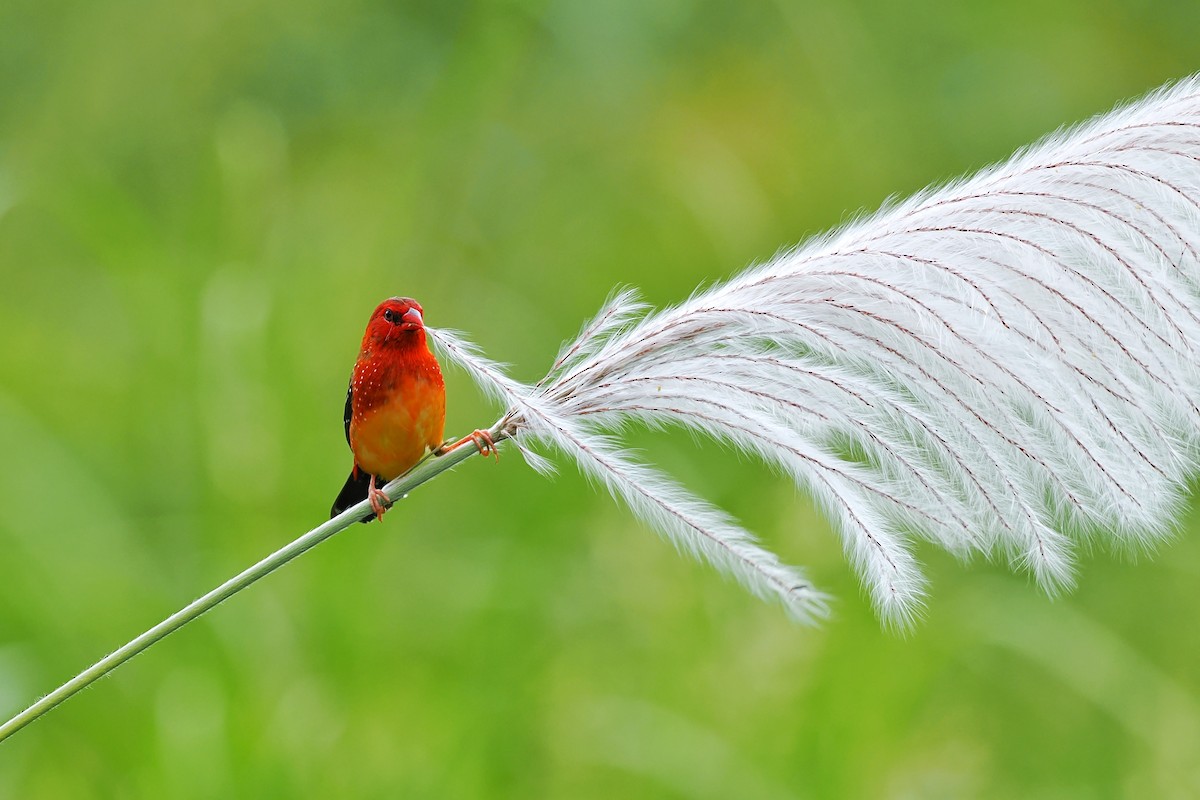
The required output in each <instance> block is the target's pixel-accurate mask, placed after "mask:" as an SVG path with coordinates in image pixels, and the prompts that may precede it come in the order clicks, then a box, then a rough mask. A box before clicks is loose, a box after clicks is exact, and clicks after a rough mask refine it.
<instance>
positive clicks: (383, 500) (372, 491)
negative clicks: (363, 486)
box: [367, 475, 392, 522]
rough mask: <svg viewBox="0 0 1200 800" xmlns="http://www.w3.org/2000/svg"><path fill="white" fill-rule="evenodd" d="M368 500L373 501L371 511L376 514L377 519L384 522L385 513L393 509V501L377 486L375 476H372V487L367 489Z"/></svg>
mask: <svg viewBox="0 0 1200 800" xmlns="http://www.w3.org/2000/svg"><path fill="white" fill-rule="evenodd" d="M367 499H368V500H370V501H371V510H372V511H374V512H375V519H377V520H379V521H380V522H383V512H385V511H387V510H388V509H389V508H391V507H392V499H391V498H390V497H388V496H387V494H385V493H384V491H383V490H382V489H380V488H378V487H377V486H376V485H375V476H374V475H372V476H371V486H370V488H369V489H367Z"/></svg>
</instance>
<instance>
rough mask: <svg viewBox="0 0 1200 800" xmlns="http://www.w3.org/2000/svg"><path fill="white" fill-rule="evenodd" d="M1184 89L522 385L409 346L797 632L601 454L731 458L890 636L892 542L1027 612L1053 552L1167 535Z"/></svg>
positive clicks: (874, 221)
mask: <svg viewBox="0 0 1200 800" xmlns="http://www.w3.org/2000/svg"><path fill="white" fill-rule="evenodd" d="M1198 283H1200V77H1198V76H1194V77H1192V78H1190V79H1187V80H1185V81H1183V82H1181V83H1179V84H1177V85H1175V86H1173V87H1168V88H1165V89H1163V90H1160V91H1159V92H1157V93H1155V94H1154V95H1152V96H1150V97H1148V98H1146V99H1144V100H1142V101H1140V102H1138V103H1136V104H1134V105H1131V106H1129V107H1127V108H1124V109H1120V110H1117V111H1115V112H1113V113H1110V114H1108V115H1105V116H1101V117H1098V118H1096V119H1094V120H1092V121H1091V122H1088V123H1086V124H1084V125H1081V126H1079V127H1076V128H1074V129H1071V130H1068V131H1065V132H1060V133H1058V134H1056V135H1053V136H1051V137H1050V138H1048V139H1047V140H1045V141H1044V142H1042V143H1041V144H1038V145H1036V146H1034V147H1031V148H1029V149H1027V150H1024V151H1022V152H1020V153H1018V154H1017V155H1016V156H1014V157H1013V158H1012V159H1011V160H1010V161H1008V162H1007V163H1005V164H1003V165H1001V166H998V167H994V168H991V169H987V170H985V171H983V172H982V173H980V174H978V175H976V176H974V177H973V178H970V179H969V180H964V181H961V182H958V183H954V184H952V185H949V186H946V187H943V188H940V189H936V190H930V191H926V192H923V193H921V194H919V195H917V196H916V197H913V198H911V199H909V200H907V201H905V202H903V203H900V204H897V205H895V206H893V207H889V208H885V209H883V210H882V211H880V212H878V213H876V214H875V215H873V216H870V217H868V218H865V219H863V220H861V221H859V222H856V223H854V224H852V225H850V226H848V227H846V228H844V229H842V230H839V231H836V232H834V233H832V234H829V235H826V236H822V237H819V238H817V239H815V240H813V241H810V242H808V243H806V244H805V245H803V246H801V247H798V248H796V249H793V250H789V251H787V252H784V253H782V254H781V255H779V256H777V257H776V258H774V259H773V260H771V261H770V262H769V263H766V264H763V265H760V266H756V267H753V268H751V269H749V270H747V271H745V272H743V273H742V274H741V275H739V276H737V277H736V278H734V279H733V280H731V281H729V282H727V283H724V284H721V285H717V286H715V287H713V288H711V289H708V290H707V291H704V292H701V293H699V294H697V295H695V296H693V297H692V298H691V299H690V300H688V301H687V302H685V303H683V304H681V305H679V306H676V307H674V308H669V309H666V310H662V311H651V310H649V309H647V308H645V307H644V306H641V305H639V304H638V303H637V302H636V300H635V298H634V296H633V295H632V294H631V293H629V292H622V293H620V294H617V295H616V296H615V297H614V298H613V299H612V300H611V301H610V302H609V303H608V304H607V305H606V306H605V308H604V309H603V310H602V311H601V312H600V314H599V315H598V316H597V317H596V319H595V320H594V321H593V322H591V323H590V324H589V325H587V326H586V327H584V329H583V330H582V331H581V333H580V334H579V336H578V338H576V339H575V340H574V341H573V342H571V343H569V344H568V345H566V346H565V347H564V348H563V350H562V352H561V354H560V355H559V357H558V360H557V361H556V362H555V363H554V365H553V367H552V368H551V369H550V371H549V373H548V374H547V376H546V377H545V378H544V379H543V380H542V381H541V382H539V383H538V384H537V385H535V386H528V385H525V384H522V383H518V382H516V381H513V380H512V379H510V378H508V377H507V376H506V375H505V373H504V371H503V369H502V368H501V367H499V366H498V365H496V364H494V363H492V362H490V361H488V360H487V359H485V358H483V357H482V356H481V355H480V354H479V353H478V352H477V351H476V350H475V349H474V348H472V347H471V346H470V345H468V344H466V343H465V342H464V341H463V340H462V339H461V338H460V337H458V336H457V335H455V334H452V333H450V332H447V331H431V333H433V335H434V339H435V341H436V342H437V343H438V344H440V346H441V348H442V349H443V351H444V352H445V353H446V354H447V355H448V356H449V357H450V358H451V359H452V360H454V361H456V362H458V363H459V364H460V365H462V366H464V367H465V368H466V369H467V370H469V371H470V373H471V374H472V375H473V376H474V377H475V379H476V380H477V381H479V382H480V383H481V384H482V385H483V386H484V387H486V388H487V389H489V390H491V391H492V392H493V393H495V394H496V395H497V396H498V397H499V398H500V399H501V400H502V401H503V402H504V403H505V404H506V405H507V406H508V407H509V410H508V411H507V413H506V415H505V416H504V418H503V419H502V420H501V422H500V423H499V424H498V427H497V428H496V429H495V430H498V431H501V432H502V434H503V435H511V436H512V437H513V438H514V439H515V440H516V442H517V443H518V445H519V446H521V449H522V451H523V452H525V453H526V455H527V457H528V458H530V459H531V463H532V464H533V465H534V466H535V467H538V468H540V469H544V468H546V463H545V462H544V460H543V459H542V458H541V457H540V456H537V455H535V453H533V452H531V451H530V448H531V447H534V448H536V447H538V446H543V447H545V446H549V447H550V448H552V449H556V450H558V451H559V452H560V453H562V454H565V455H566V456H568V457H569V458H571V459H572V460H574V461H575V462H576V463H577V464H578V465H579V467H580V468H581V469H582V470H583V471H584V472H585V473H587V474H588V475H590V476H592V477H593V478H594V479H596V480H597V481H599V482H601V483H603V484H604V485H606V486H607V487H608V488H609V490H610V491H612V493H613V494H614V495H616V496H619V497H620V498H621V499H622V500H624V501H625V502H626V503H627V504H628V505H629V506H630V508H631V509H632V510H633V511H634V513H635V514H637V515H638V516H639V517H641V518H642V519H643V520H645V521H646V522H647V523H648V524H650V525H651V526H653V527H655V528H657V529H658V530H660V531H662V532H664V533H665V534H666V535H667V536H668V537H669V538H670V539H671V540H672V541H673V542H675V543H676V544H677V545H678V546H680V547H681V548H683V549H684V550H687V551H688V552H691V553H693V554H697V555H701V556H703V557H704V558H706V559H708V560H709V561H710V562H712V563H713V564H715V565H716V566H717V567H718V568H720V569H722V570H725V571H727V572H730V573H732V574H733V575H735V576H736V577H737V578H738V579H739V580H741V581H742V582H743V583H744V584H745V585H746V586H748V587H749V588H750V589H752V590H753V591H754V592H755V593H757V594H759V595H760V596H763V597H768V596H770V597H777V598H778V599H780V600H781V601H782V602H783V603H784V604H785V606H786V607H787V608H788V609H789V611H791V612H792V613H793V614H794V615H796V616H797V617H800V618H802V619H804V618H811V617H813V616H818V615H820V614H822V613H823V612H824V610H825V598H824V596H823V595H822V594H821V593H820V592H819V591H817V590H816V589H815V588H814V587H813V586H812V584H810V583H809V581H808V580H807V579H806V578H805V577H804V576H803V574H802V573H800V572H799V571H797V570H795V569H792V568H790V567H787V566H785V565H783V564H781V563H780V562H779V560H778V559H777V558H776V557H775V556H774V555H773V554H772V553H770V552H768V551H766V550H764V549H763V548H762V547H760V546H759V545H758V544H756V543H755V540H754V538H753V537H752V536H751V535H750V534H749V533H747V532H746V531H745V530H743V529H742V528H740V527H739V526H738V525H737V524H736V523H735V522H734V521H733V520H732V519H730V518H729V517H728V516H727V515H725V514H724V513H722V512H721V511H720V510H718V509H716V508H714V507H713V506H712V505H710V504H708V503H706V502H705V501H704V500H702V499H700V498H697V497H695V496H693V495H691V494H690V493H688V492H687V491H686V490H685V489H683V488H682V487H681V486H679V485H678V484H677V483H675V482H674V481H672V480H671V479H670V478H668V477H666V476H665V475H663V474H662V473H661V472H659V471H658V470H656V469H654V468H653V467H652V466H651V465H649V464H646V463H643V462H642V461H639V460H638V459H636V458H634V457H633V456H632V455H631V454H630V453H629V452H628V450H626V449H624V448H623V447H622V445H621V443H620V440H619V439H618V438H617V435H618V434H619V433H620V431H621V430H622V428H623V427H624V426H625V424H626V423H629V422H635V421H636V422H641V423H648V424H651V425H678V426H683V427H685V428H688V429H691V430H693V431H697V432H701V433H704V434H707V435H708V436H710V437H712V438H715V439H717V440H719V441H721V442H723V443H726V444H728V445H729V446H731V447H734V448H736V449H738V450H742V451H746V452H749V453H753V454H755V455H757V456H758V457H759V458H761V459H762V460H763V461H765V462H766V463H767V464H769V465H771V466H772V467H774V468H775V469H777V470H779V471H781V472H783V473H785V474H787V475H789V476H790V477H791V478H792V479H793V480H794V481H795V482H796V484H797V485H798V486H800V487H802V488H803V489H804V490H805V491H807V492H808V493H809V494H810V495H811V496H812V497H813V498H815V500H816V501H817V502H818V503H819V504H820V505H821V507H822V508H823V509H824V510H825V512H826V513H827V514H828V515H829V517H830V518H831V519H832V521H833V523H834V527H835V528H836V529H837V531H838V532H839V534H840V535H841V537H842V541H843V544H844V547H845V551H846V554H847V556H848V557H849V559H850V560H851V562H852V563H853V564H854V566H855V568H856V569H857V570H858V572H859V573H860V575H861V577H862V580H863V582H864V583H865V584H866V586H867V588H868V589H869V591H870V594H871V597H872V599H873V601H874V603H875V606H876V608H877V609H878V611H879V613H880V614H881V616H882V617H883V618H884V619H885V620H887V621H889V622H894V623H900V624H903V623H906V622H908V621H909V620H910V619H911V618H912V616H913V614H914V613H915V612H916V611H917V610H918V609H919V607H920V604H921V600H922V595H923V591H924V584H925V581H924V578H923V577H922V574H921V572H920V570H919V568H918V565H917V562H916V560H915V559H914V557H913V554H912V546H913V540H914V539H916V538H918V537H920V538H924V539H928V540H930V541H932V542H934V543H936V544H939V545H941V546H942V547H944V548H946V549H947V550H949V551H951V552H952V553H954V554H956V555H959V556H962V557H965V556H968V555H970V554H972V553H975V552H979V553H983V554H985V555H988V556H991V555H994V554H1001V555H1004V556H1007V557H1008V558H1010V559H1011V560H1012V561H1013V562H1014V563H1015V564H1017V565H1019V566H1020V567H1022V568H1025V569H1028V570H1030V571H1031V572H1032V573H1033V574H1034V575H1035V576H1036V577H1037V580H1038V582H1039V583H1040V584H1041V585H1042V586H1044V587H1045V588H1046V589H1047V590H1048V591H1055V590H1057V589H1059V588H1062V587H1065V586H1068V585H1069V584H1070V583H1071V580H1072V551H1073V550H1074V542H1075V541H1077V540H1079V539H1081V538H1084V537H1091V538H1094V539H1096V540H1106V541H1108V542H1110V543H1112V544H1114V545H1116V546H1118V547H1129V548H1144V547H1146V546H1148V545H1151V544H1153V543H1154V542H1155V541H1157V540H1159V539H1161V538H1162V537H1163V536H1164V535H1166V534H1167V533H1169V532H1170V530H1171V528H1172V524H1173V520H1174V518H1175V517H1176V512H1177V511H1178V509H1179V506H1180V503H1181V500H1182V497H1183V489H1184V482H1185V480H1186V479H1187V477H1188V476H1189V475H1190V474H1191V473H1192V472H1193V471H1194V469H1195V466H1196V461H1197V458H1196V456H1197V443H1198V436H1197V431H1198V423H1200V406H1198V405H1197V404H1198V403H1200V381H1198V380H1197V378H1198V375H1197V364H1198V363H1200V358H1198V355H1200V354H1198V353H1197V350H1198V349H1200V286H1198Z"/></svg>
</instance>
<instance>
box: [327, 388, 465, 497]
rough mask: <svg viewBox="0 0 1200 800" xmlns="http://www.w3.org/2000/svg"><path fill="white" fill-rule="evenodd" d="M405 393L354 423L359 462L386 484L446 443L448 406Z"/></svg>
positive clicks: (359, 416) (352, 444)
mask: <svg viewBox="0 0 1200 800" xmlns="http://www.w3.org/2000/svg"><path fill="white" fill-rule="evenodd" d="M405 394H408V395H409V396H408V397H407V398H406V397H404V396H403V395H400V396H395V397H393V398H391V399H389V400H388V401H387V402H385V403H383V404H380V405H378V406H375V407H374V408H372V409H370V410H369V411H366V412H365V413H362V414H356V415H355V418H354V419H353V420H351V423H350V449H351V450H353V451H354V461H355V463H356V464H357V465H358V466H359V468H360V469H363V470H366V471H367V472H369V473H371V474H372V475H378V476H379V477H380V478H383V479H384V480H385V481H390V480H392V479H393V478H395V477H397V476H399V475H402V474H404V473H405V472H407V471H408V470H409V469H410V468H412V466H413V465H414V464H416V463H417V462H418V461H420V460H421V457H422V456H424V455H425V453H426V452H427V451H428V450H430V449H431V448H434V447H436V446H437V445H439V444H441V441H442V427H443V425H444V422H445V408H444V406H442V407H438V406H439V404H436V403H434V404H431V403H429V402H421V401H420V398H419V393H416V392H414V393H405ZM413 395H418V396H417V397H413Z"/></svg>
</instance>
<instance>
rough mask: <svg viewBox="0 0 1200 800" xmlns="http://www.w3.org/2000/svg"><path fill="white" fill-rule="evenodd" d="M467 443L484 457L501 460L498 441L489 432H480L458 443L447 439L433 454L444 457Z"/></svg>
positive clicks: (469, 435) (465, 437)
mask: <svg viewBox="0 0 1200 800" xmlns="http://www.w3.org/2000/svg"><path fill="white" fill-rule="evenodd" d="M467 442H470V443H472V444H473V445H475V447H476V449H478V450H479V455H481V456H484V457H486V456H495V457H496V460H497V461H499V460H500V449H499V448H498V447H496V441H495V440H494V439H493V438H492V434H490V433H488V432H487V431H478V430H477V431H475V432H473V433H471V434H468V435H467V436H464V437H463V438H461V439H459V440H458V441H455V440H454V439H447V440H446V441H444V442H442V443H441V445H439V446H438V448H437V449H436V450H434V451H433V454H434V455H435V456H443V455H445V454H446V453H449V452H450V451H451V450H457V449H458V448H459V447H460V446H462V445H464V444H466V443H467Z"/></svg>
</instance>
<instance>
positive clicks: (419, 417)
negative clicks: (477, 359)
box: [330, 297, 495, 522]
mask: <svg viewBox="0 0 1200 800" xmlns="http://www.w3.org/2000/svg"><path fill="white" fill-rule="evenodd" d="M344 416H345V424H346V441H347V442H348V443H349V445H350V450H351V451H352V452H353V453H354V468H353V469H352V470H351V471H350V477H349V478H347V479H346V485H345V486H343V487H342V491H341V493H340V494H339V495H338V496H337V500H334V501H333V508H332V509H331V510H330V516H331V517H336V516H337V515H338V514H340V513H341V512H343V511H345V510H346V509H347V508H349V507H350V506H352V505H354V504H355V503H358V502H361V501H362V500H368V499H369V500H370V501H371V509H372V510H373V511H374V512H375V514H374V516H375V518H376V519H379V520H382V519H383V512H384V511H386V510H387V509H388V507H389V506H390V505H391V501H390V500H389V499H388V497H387V495H386V494H384V493H383V490H382V489H381V488H380V487H381V486H382V485H383V484H385V483H387V482H388V481H390V480H392V479H393V478H396V477H399V476H400V475H403V474H404V473H405V472H407V471H408V470H409V469H411V468H412V467H413V466H414V465H415V464H416V463H417V462H418V461H420V460H421V459H422V458H424V457H425V455H426V454H427V453H429V452H431V451H432V452H434V453H437V454H441V453H443V452H445V451H447V450H450V449H452V448H453V447H457V446H458V445H459V444H463V443H465V442H467V441H471V442H474V444H475V445H476V447H478V448H479V451H480V453H482V454H484V455H488V454H489V453H494V452H495V444H494V443H493V442H492V440H491V437H490V436H488V434H487V432H486V431H476V432H475V433H473V434H471V435H470V436H468V437H465V438H464V439H461V440H459V441H458V442H455V443H453V444H451V443H450V442H448V441H444V440H443V439H442V434H443V429H444V427H445V423H446V385H445V383H444V382H443V381H442V370H441V368H440V367H439V366H438V362H437V359H436V358H434V355H433V353H431V352H430V351H429V346H428V344H427V343H426V341H425V321H424V311H423V309H422V308H421V304H420V303H418V302H417V301H416V300H413V299H411V298H408V297H391V298H388V299H387V300H384V301H383V302H382V303H380V304H379V306H378V307H377V308H376V309H375V312H374V313H373V314H371V319H370V321H369V322H367V332H366V333H365V334H364V335H363V340H362V349H361V350H360V351H359V353H358V361H356V362H355V364H354V372H353V374H352V375H351V376H350V388H349V389H348V390H347V392H346V411H345V415H344ZM370 520H371V517H369V516H368V517H365V518H364V519H363V520H362V521H363V522H369V521H370Z"/></svg>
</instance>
